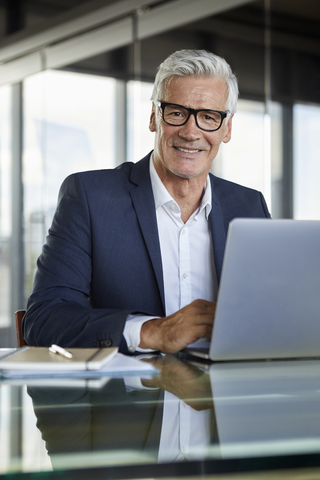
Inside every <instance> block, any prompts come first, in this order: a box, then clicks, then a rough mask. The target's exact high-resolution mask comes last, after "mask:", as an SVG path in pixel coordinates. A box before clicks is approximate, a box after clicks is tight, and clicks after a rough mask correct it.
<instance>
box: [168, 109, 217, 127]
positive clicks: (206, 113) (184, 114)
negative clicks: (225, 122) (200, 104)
mask: <svg viewBox="0 0 320 480" xmlns="http://www.w3.org/2000/svg"><path fill="white" fill-rule="evenodd" d="M163 117H164V121H165V122H167V123H169V124H170V125H182V124H184V123H185V122H186V121H187V119H188V117H189V112H188V110H187V109H186V108H184V107H181V106H179V105H178V106H177V105H171V104H169V105H166V106H165V108H164V112H163ZM197 122H198V126H199V127H200V128H203V129H205V130H217V129H218V128H219V127H220V125H221V123H222V116H221V113H220V112H216V111H214V110H200V112H198V113H197Z"/></svg>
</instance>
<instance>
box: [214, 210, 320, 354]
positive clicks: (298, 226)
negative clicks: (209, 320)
mask: <svg viewBox="0 0 320 480" xmlns="http://www.w3.org/2000/svg"><path fill="white" fill-rule="evenodd" d="M209 356H210V359H211V360H220V361H221V360H249V359H269V358H270V359H273V358H296V357H314V356H320V221H297V220H270V219H236V220H233V221H232V222H231V223H230V226H229V231H228V237H227V244H226V252H225V257H224V262H223V269H222V275H221V282H220V288H219V294H218V301H217V310H216V316H215V322H214V328H213V335H212V340H211V344H210V353H209Z"/></svg>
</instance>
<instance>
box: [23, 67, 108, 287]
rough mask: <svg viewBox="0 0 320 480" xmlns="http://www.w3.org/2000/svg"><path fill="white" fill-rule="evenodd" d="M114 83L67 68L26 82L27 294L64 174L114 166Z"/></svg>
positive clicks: (32, 77) (25, 196)
mask: <svg viewBox="0 0 320 480" xmlns="http://www.w3.org/2000/svg"><path fill="white" fill-rule="evenodd" d="M115 85H116V80H114V79H111V78H106V77H99V76H93V75H84V74H78V73H73V72H64V71H46V72H43V73H40V74H37V75H33V76H31V77H29V78H27V79H26V80H25V82H24V149H23V184H24V223H25V281H26V284H25V294H26V296H28V295H29V294H30V291H31V287H32V281H33V274H34V270H35V263H36V258H37V257H38V255H39V253H40V251H41V247H42V245H43V243H44V241H45V236H46V233H47V230H48V228H49V226H50V224H51V220H52V216H53V213H54V210H55V207H56V202H57V196H58V190H59V187H60V185H61V183H62V181H63V180H64V178H65V177H66V176H67V175H69V174H71V173H74V172H78V171H84V170H93V169H100V168H113V167H114V166H115V165H116V163H115V162H116V159H115Z"/></svg>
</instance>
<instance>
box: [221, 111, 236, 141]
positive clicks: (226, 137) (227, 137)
mask: <svg viewBox="0 0 320 480" xmlns="http://www.w3.org/2000/svg"><path fill="white" fill-rule="evenodd" d="M233 115H234V114H232V115H230V118H229V120H228V123H227V126H226V130H225V132H224V135H223V139H222V141H223V143H228V142H230V140H231V131H232V118H233Z"/></svg>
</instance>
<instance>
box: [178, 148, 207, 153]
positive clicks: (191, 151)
mask: <svg viewBox="0 0 320 480" xmlns="http://www.w3.org/2000/svg"><path fill="white" fill-rule="evenodd" d="M175 148H176V149H177V150H179V151H180V152H185V153H197V152H200V151H201V150H188V149H187V148H180V147H175Z"/></svg>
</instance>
